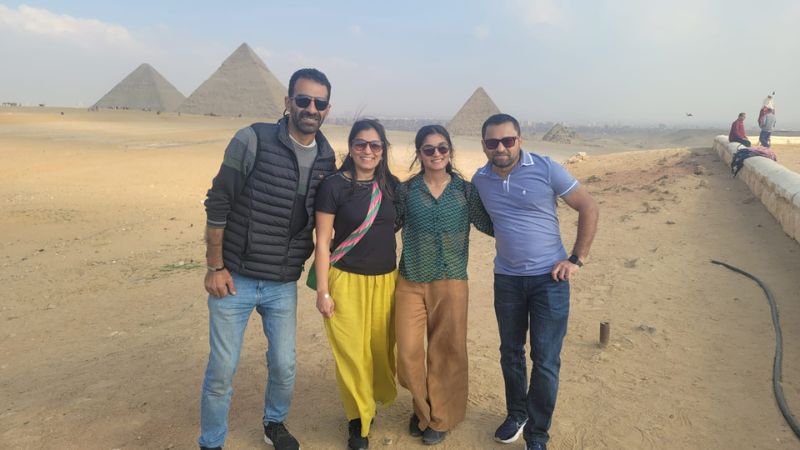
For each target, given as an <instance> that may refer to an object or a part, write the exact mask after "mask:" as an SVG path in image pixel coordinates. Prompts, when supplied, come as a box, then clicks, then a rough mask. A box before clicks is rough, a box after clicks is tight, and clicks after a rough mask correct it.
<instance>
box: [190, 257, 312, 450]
mask: <svg viewBox="0 0 800 450" xmlns="http://www.w3.org/2000/svg"><path fill="white" fill-rule="evenodd" d="M231 276H232V277H233V282H234V286H235V287H236V292H237V294H236V295H228V296H226V297H223V298H218V297H214V296H209V297H208V319H209V343H210V346H211V351H210V353H209V355H208V367H207V368H206V375H205V379H204V380H203V393H202V396H201V398H200V439H199V444H200V445H201V446H203V447H222V446H223V445H224V444H225V436H226V435H227V433H228V409H229V408H230V405H231V395H232V394H233V387H232V382H233V375H234V374H235V373H236V367H237V366H238V365H239V353H240V351H241V349H242V340H243V337H244V329H245V327H246V326H247V322H248V320H249V318H250V314H251V313H252V312H253V309H254V308H255V310H256V311H258V313H259V314H260V315H261V324H262V326H263V328H264V335H265V336H266V337H267V341H268V342H269V349H268V350H267V371H268V372H269V376H268V379H267V388H266V392H265V393H264V418H263V421H264V423H265V424H266V423H267V422H283V421H284V419H285V418H286V415H287V414H288V413H289V406H290V404H291V402H292V392H293V391H294V377H295V331H296V329H297V283H296V282H294V281H292V282H289V283H279V282H275V281H266V280H258V279H255V278H250V277H245V276H243V275H239V274H235V273H231Z"/></svg>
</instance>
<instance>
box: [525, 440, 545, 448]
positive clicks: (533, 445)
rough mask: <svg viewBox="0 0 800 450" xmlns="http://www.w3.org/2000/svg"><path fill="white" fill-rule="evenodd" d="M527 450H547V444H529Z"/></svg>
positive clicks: (526, 446) (534, 442) (526, 445)
mask: <svg viewBox="0 0 800 450" xmlns="http://www.w3.org/2000/svg"><path fill="white" fill-rule="evenodd" d="M525 450H547V444H545V443H542V442H536V441H533V442H528V443H527V444H525Z"/></svg>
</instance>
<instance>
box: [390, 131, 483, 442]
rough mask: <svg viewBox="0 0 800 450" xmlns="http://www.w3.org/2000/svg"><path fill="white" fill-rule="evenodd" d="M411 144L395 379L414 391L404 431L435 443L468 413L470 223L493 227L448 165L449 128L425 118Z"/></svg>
mask: <svg viewBox="0 0 800 450" xmlns="http://www.w3.org/2000/svg"><path fill="white" fill-rule="evenodd" d="M414 143H415V145H416V156H415V158H414V163H412V167H413V166H414V165H415V164H416V163H417V162H419V164H420V169H419V172H418V173H417V174H416V175H414V176H413V177H411V178H410V179H409V180H408V181H406V182H404V183H402V184H401V185H400V186H399V187H398V190H397V215H398V222H399V223H401V224H402V226H403V253H402V255H401V257H400V277H399V278H398V280H397V290H396V291H395V295H396V296H397V299H396V304H397V320H396V321H395V323H396V325H397V327H396V328H397V379H398V381H399V382H400V384H401V385H402V386H403V387H405V388H406V389H408V390H409V391H410V392H411V398H412V403H413V405H412V406H413V411H414V412H413V413H412V415H411V420H410V421H409V433H410V434H411V435H412V436H415V437H420V436H421V437H422V442H423V443H424V444H427V445H433V444H438V443H439V442H441V441H442V440H444V438H445V437H446V436H447V433H448V432H449V431H450V430H451V429H453V428H454V427H455V426H456V425H458V424H459V423H460V422H461V421H462V420H464V417H465V415H466V411H467V394H468V387H469V377H468V373H469V367H468V360H467V306H468V283H467V259H468V255H469V232H470V224H474V225H475V227H476V228H477V229H478V230H480V231H483V232H484V233H487V234H491V233H492V222H491V220H490V219H489V216H488V215H487V214H486V210H485V209H484V208H483V204H482V203H481V199H480V197H479V196H478V191H477V190H476V189H475V187H474V186H473V185H472V183H470V182H469V181H466V180H464V179H463V178H462V177H461V175H460V174H459V173H458V172H457V171H456V170H455V169H454V167H453V163H452V156H453V153H454V149H453V143H452V142H451V140H450V134H449V133H448V132H447V130H446V129H445V128H444V127H443V126H441V125H426V126H424V127H422V128H420V129H419V131H418V132H417V136H416V138H415V139H414ZM426 338H427V341H428V345H427V352H426V346H425V341H426ZM426 353H427V355H426Z"/></svg>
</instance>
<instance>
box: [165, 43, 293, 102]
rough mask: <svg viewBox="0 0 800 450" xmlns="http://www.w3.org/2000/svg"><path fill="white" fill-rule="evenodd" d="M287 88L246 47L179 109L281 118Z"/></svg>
mask: <svg viewBox="0 0 800 450" xmlns="http://www.w3.org/2000/svg"><path fill="white" fill-rule="evenodd" d="M286 94H287V91H286V88H285V87H284V86H283V85H282V84H281V82H280V81H278V79H277V78H275V75H273V74H272V72H270V71H269V69H267V66H266V64H264V61H262V60H261V58H259V57H258V55H256V54H255V52H254V51H253V49H251V48H250V46H249V45H247V44H242V45H240V46H239V48H237V49H236V51H234V52H233V53H232V54H231V55H230V56H229V57H228V58H227V59H226V60H225V61H223V63H222V65H221V66H220V67H219V69H217V71H216V72H214V73H213V74H212V75H211V76H210V77H209V78H208V79H207V80H206V81H204V82H203V84H201V85H200V87H198V88H197V89H196V90H195V91H194V92H193V93H192V95H190V96H189V98H187V99H186V101H185V102H183V104H182V105H181V106H180V108H178V112H182V113H188V114H207V115H216V116H239V115H242V116H255V117H269V118H278V117H280V116H281V115H282V114H283V109H284V97H286Z"/></svg>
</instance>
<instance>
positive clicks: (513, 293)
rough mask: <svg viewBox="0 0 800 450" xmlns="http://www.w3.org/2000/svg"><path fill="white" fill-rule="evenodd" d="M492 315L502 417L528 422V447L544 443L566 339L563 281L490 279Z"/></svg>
mask: <svg viewBox="0 0 800 450" xmlns="http://www.w3.org/2000/svg"><path fill="white" fill-rule="evenodd" d="M494 311H495V314H496V315H497V327H498V329H499V331H500V366H501V367H502V369H503V380H504V381H505V387H506V408H507V409H508V415H510V416H513V417H515V418H516V419H517V420H524V419H525V418H526V417H527V418H528V423H527V425H525V431H524V436H525V440H526V441H528V442H533V441H538V442H542V443H546V442H547V441H548V440H549V439H550V435H549V434H548V433H547V430H548V429H550V423H551V421H552V418H553V410H554V409H555V406H556V395H557V394H558V372H559V369H560V368H561V344H562V343H563V342H564V336H565V335H566V334H567V319H568V317H569V282H568V281H558V282H557V281H553V279H552V278H551V276H550V274H549V273H548V274H545V275H537V276H510V275H500V274H495V275H494ZM529 324H530V342H531V360H532V361H533V370H532V371H531V381H530V385H529V384H528V371H527V369H526V358H525V334H526V333H527V332H528V329H529V328H528V325H529Z"/></svg>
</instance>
